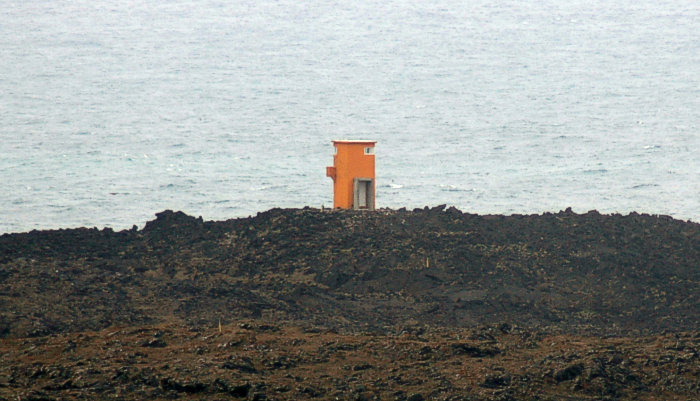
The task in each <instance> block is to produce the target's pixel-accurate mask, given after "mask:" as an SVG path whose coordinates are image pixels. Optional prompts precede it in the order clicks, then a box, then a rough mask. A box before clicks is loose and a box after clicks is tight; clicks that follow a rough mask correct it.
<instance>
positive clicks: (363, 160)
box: [327, 141, 376, 209]
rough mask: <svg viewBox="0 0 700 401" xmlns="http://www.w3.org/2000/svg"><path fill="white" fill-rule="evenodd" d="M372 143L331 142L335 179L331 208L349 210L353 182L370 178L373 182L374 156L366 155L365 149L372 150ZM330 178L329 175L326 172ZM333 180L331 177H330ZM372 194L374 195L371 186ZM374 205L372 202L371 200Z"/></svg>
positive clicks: (374, 190) (351, 200) (374, 191)
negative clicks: (334, 148) (333, 148)
mask: <svg viewBox="0 0 700 401" xmlns="http://www.w3.org/2000/svg"><path fill="white" fill-rule="evenodd" d="M375 143H376V142H374V141H333V145H334V146H335V147H336V149H337V151H336V154H335V155H334V156H333V167H335V178H334V179H333V207H334V208H343V209H351V208H352V207H353V204H352V203H353V180H354V179H355V178H371V179H373V180H374V178H375V176H374V174H375V173H374V154H371V155H366V154H365V148H367V147H370V148H374V145H375ZM327 175H329V176H330V173H329V172H327ZM332 178H333V177H332ZM372 193H373V194H375V193H376V188H375V185H374V184H373V188H372ZM372 203H373V204H374V200H372Z"/></svg>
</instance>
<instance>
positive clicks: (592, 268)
mask: <svg viewBox="0 0 700 401" xmlns="http://www.w3.org/2000/svg"><path fill="white" fill-rule="evenodd" d="M698 288H700V225H699V224H697V223H692V222H682V221H678V220H674V219H671V218H669V217H664V216H649V215H640V214H636V213H633V214H630V215H627V216H622V215H601V214H599V213H597V212H595V211H593V212H589V213H586V214H575V213H572V212H571V211H569V210H567V211H565V212H560V213H556V214H549V213H548V214H544V215H531V216H477V215H472V214H465V213H461V212H460V211H458V210H456V209H454V208H450V209H445V208H444V207H437V208H432V209H429V208H426V209H419V210H414V211H405V210H398V211H393V210H382V211H377V212H372V213H367V212H352V211H321V210H314V209H291V210H281V209H273V210H270V211H268V212H265V213H260V214H258V215H257V216H255V217H251V218H245V219H235V220H228V221H224V222H205V221H202V220H201V219H197V218H193V217H190V216H187V215H185V214H183V213H180V212H171V211H165V212H162V213H159V214H158V215H157V219H156V220H154V221H151V222H149V223H147V224H146V226H145V227H144V229H142V230H137V229H133V230H128V231H121V232H113V231H112V230H109V229H105V230H97V229H84V228H82V229H70V230H54V231H32V232H30V233H21V234H6V235H2V236H0V337H2V338H3V339H0V400H2V399H3V397H4V399H8V400H9V399H17V397H20V399H37V400H38V399H74V398H82V399H95V398H110V399H172V398H177V397H180V398H183V399H189V398H196V399H221V398H235V397H238V396H241V397H243V398H248V399H255V398H256V397H257V399H263V398H262V397H266V398H267V399H305V398H319V399H335V398H336V397H338V399H353V400H355V399H358V400H361V399H398V400H402V399H413V400H414V401H415V400H417V399H420V398H421V397H422V398H424V399H493V400H495V399H502V400H507V399H533V400H534V399H582V400H584V399H650V400H651V399H658V400H661V399H688V400H690V399H697V394H698V391H699V389H698V383H699V382H700V377H699V376H698V375H699V372H698V365H700V362H699V360H698V338H699V337H700V335H698V332H697V331H696V330H697V329H698V327H700V295H699V293H700V292H699V291H698ZM219 321H221V322H222V324H223V327H222V332H221V333H219V331H218V322H219ZM222 344H223V345H222ZM332 344H336V346H332ZM224 364H228V367H223V365H224ZM244 393H245V394H244ZM256 394H257V395H256ZM32 397H33V398H32ZM411 397H413V398H411ZM459 397H462V398H459ZM693 397H695V398H693Z"/></svg>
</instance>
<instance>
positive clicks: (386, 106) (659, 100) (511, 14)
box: [0, 0, 700, 233]
mask: <svg viewBox="0 0 700 401" xmlns="http://www.w3.org/2000/svg"><path fill="white" fill-rule="evenodd" d="M0 5H2V7H0V233H8V232H22V231H28V230H32V229H52V228H70V227H79V226H86V227H99V228H102V227H111V228H113V229H115V230H116V229H125V228H131V226H132V225H137V226H140V227H142V226H143V224H144V223H145V222H146V221H148V220H151V219H153V218H154V214H155V213H156V212H159V211H162V210H164V209H173V210H182V211H184V212H185V213H188V214H190V215H194V216H202V217H203V218H204V219H206V220H222V219H229V218H234V217H244V216H248V215H254V214H255V213H257V212H260V211H264V210H267V209H269V208H273V207H304V206H310V207H321V206H325V207H329V206H330V205H332V181H331V180H330V179H329V178H327V177H326V176H325V167H326V166H329V165H331V164H332V156H333V147H332V144H331V140H332V139H348V138H349V139H354V138H356V139H374V140H376V141H377V148H376V163H377V206H378V207H389V208H400V207H407V208H414V207H423V206H425V205H430V206H434V205H438V204H447V205H453V206H456V207H457V208H459V209H461V210H463V211H465V212H470V213H479V214H531V213H542V212H547V211H551V212H556V211H559V210H562V209H565V208H567V207H571V208H572V209H573V210H574V211H575V212H579V213H582V212H586V211H588V210H592V209H596V210H598V211H600V212H601V213H623V214H626V213H630V212H632V211H637V212H640V213H649V214H663V215H670V216H673V217H675V218H679V219H684V220H685V219H690V220H693V221H696V222H700V151H699V150H698V149H700V34H699V32H700V31H699V28H698V27H700V3H699V2H697V0H673V1H666V0H661V1H659V0H616V1H597V0H594V1H577V0H556V1H555V0H538V1H529V0H518V1H486V0H473V1H456V0H455V1H452V0H443V1H440V0H438V1H432V2H417V1H408V0H394V1H392V0H386V1H374V0H354V1H319V0H310V1H291V0H279V1H267V0H255V1H240V0H233V1H230V0H226V1H223V0H221V1H219V0H172V1H134V0H120V1H116V0H90V1H88V0H50V1H49V0H29V1H9V0H0Z"/></svg>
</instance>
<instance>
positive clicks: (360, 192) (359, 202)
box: [353, 178, 374, 210]
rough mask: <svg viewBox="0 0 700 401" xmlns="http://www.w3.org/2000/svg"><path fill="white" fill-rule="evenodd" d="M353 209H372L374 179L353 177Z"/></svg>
mask: <svg viewBox="0 0 700 401" xmlns="http://www.w3.org/2000/svg"><path fill="white" fill-rule="evenodd" d="M353 209H363V210H374V179H373V178H355V179H354V181H353Z"/></svg>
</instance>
